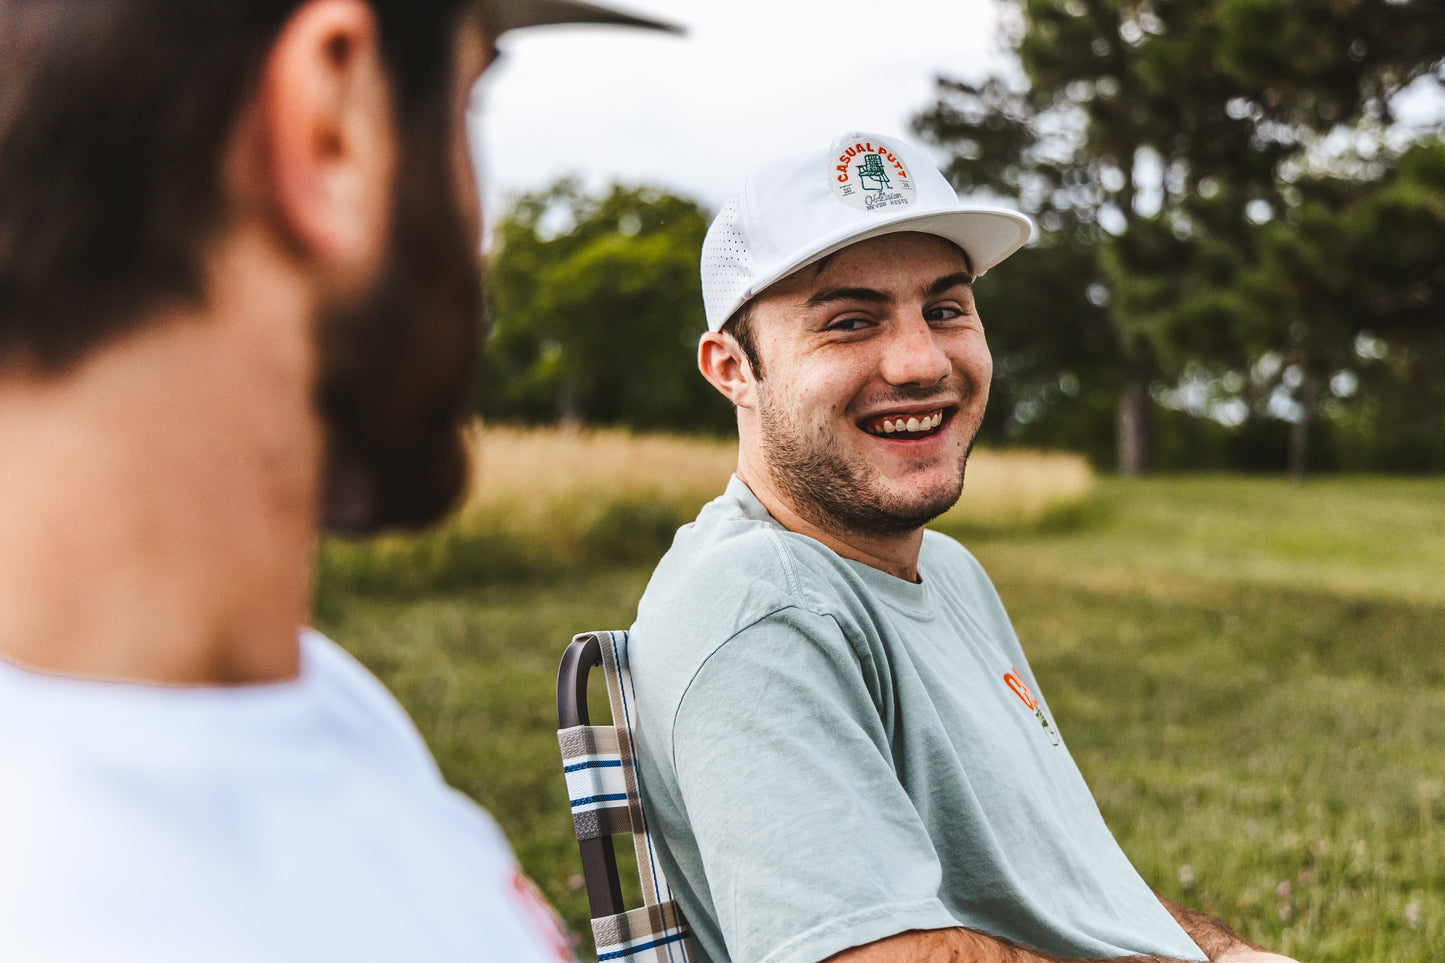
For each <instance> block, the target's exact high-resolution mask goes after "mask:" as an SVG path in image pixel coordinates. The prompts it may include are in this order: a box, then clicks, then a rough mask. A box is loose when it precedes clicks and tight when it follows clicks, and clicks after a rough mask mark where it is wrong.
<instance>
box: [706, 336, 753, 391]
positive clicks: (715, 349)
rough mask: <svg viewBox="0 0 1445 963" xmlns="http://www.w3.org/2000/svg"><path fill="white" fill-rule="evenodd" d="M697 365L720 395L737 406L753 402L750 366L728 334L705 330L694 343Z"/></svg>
mask: <svg viewBox="0 0 1445 963" xmlns="http://www.w3.org/2000/svg"><path fill="white" fill-rule="evenodd" d="M697 368H698V370H699V371H701V372H702V376H703V377H704V378H706V379H707V380H708V383H709V384H711V385H712V386H713V387H714V388H716V389H717V390H718V391H720V392H722V394H723V397H725V398H727V400H728V401H731V402H732V403H733V404H734V405H736V406H737V407H739V408H751V407H753V406H754V405H755V404H756V398H755V388H756V385H757V381H756V380H755V379H754V377H753V367H752V365H751V364H749V363H748V359H747V357H746V356H745V355H744V354H743V349H742V348H741V347H739V346H738V343H737V341H736V340H734V339H733V337H732V335H728V334H723V333H722V332H720V331H709V332H708V333H706V334H704V335H703V336H702V339H701V340H700V341H698V343H697Z"/></svg>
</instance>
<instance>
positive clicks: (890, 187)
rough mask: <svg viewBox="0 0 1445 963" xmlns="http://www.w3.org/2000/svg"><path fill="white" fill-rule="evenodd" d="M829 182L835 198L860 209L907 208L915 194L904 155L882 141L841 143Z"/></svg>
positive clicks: (831, 168)
mask: <svg viewBox="0 0 1445 963" xmlns="http://www.w3.org/2000/svg"><path fill="white" fill-rule="evenodd" d="M828 183H829V185H830V186H831V187H832V188H833V196H834V197H836V198H838V200H840V201H842V202H843V203H844V204H847V205H849V206H850V207H856V208H858V209H859V210H860V211H882V210H889V209H892V208H896V207H907V206H908V205H909V204H912V203H913V201H914V199H915V198H916V197H917V196H918V188H917V187H915V186H914V185H913V178H912V177H911V176H909V173H908V171H907V169H906V168H904V166H903V158H902V157H901V156H900V155H899V154H898V152H897V151H895V150H893V148H891V147H889V146H888V145H887V144H885V143H883V142H882V141H869V140H860V141H857V142H855V143H853V144H849V145H840V146H839V148H838V155H837V159H836V160H834V161H833V164H832V166H831V167H830V168H829V170H828Z"/></svg>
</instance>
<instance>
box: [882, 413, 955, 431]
mask: <svg viewBox="0 0 1445 963" xmlns="http://www.w3.org/2000/svg"><path fill="white" fill-rule="evenodd" d="M941 424H943V412H941V411H935V412H934V413H933V414H931V415H924V416H923V417H922V418H916V417H912V416H910V417H908V418H907V419H904V418H898V419H896V420H895V419H892V418H884V419H883V427H882V428H880V429H877V430H875V431H874V434H876V435H891V434H893V433H894V432H898V431H932V430H933V429H935V428H937V427H938V426H939V425H941Z"/></svg>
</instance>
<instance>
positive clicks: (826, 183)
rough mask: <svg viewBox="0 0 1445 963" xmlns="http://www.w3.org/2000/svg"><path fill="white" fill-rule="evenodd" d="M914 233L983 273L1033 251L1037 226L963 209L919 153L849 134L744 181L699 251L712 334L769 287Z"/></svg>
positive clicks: (1001, 212) (758, 169) (1002, 213)
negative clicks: (943, 242)
mask: <svg viewBox="0 0 1445 963" xmlns="http://www.w3.org/2000/svg"><path fill="white" fill-rule="evenodd" d="M904 231H917V232H920V233H923V234H934V235H937V236H939V237H943V238H946V239H948V240H950V241H952V242H953V243H954V244H957V245H958V246H959V247H960V248H962V249H963V251H964V253H966V254H967V255H968V258H969V263H970V266H971V267H972V269H973V272H974V274H976V275H977V274H982V273H983V272H985V271H987V270H988V269H989V268H991V267H994V266H995V265H997V264H998V263H999V262H1000V261H1002V260H1004V259H1005V258H1007V257H1008V256H1009V255H1010V254H1012V253H1014V252H1015V251H1017V250H1018V249H1019V248H1021V247H1023V246H1024V245H1025V244H1027V243H1028V241H1029V238H1030V237H1031V236H1032V235H1033V222H1032V221H1031V220H1029V218H1028V217H1027V216H1026V215H1024V214H1021V213H1019V212H1018V211H1011V210H1008V209H1005V208H998V207H981V206H977V205H969V204H962V203H960V202H959V200H958V195H957V194H956V193H955V192H954V190H953V188H952V187H951V186H950V185H949V183H948V181H947V180H946V179H945V178H944V176H943V175H942V174H941V173H939V172H938V169H937V168H936V167H934V166H933V163H932V162H931V161H930V160H929V159H928V158H927V157H926V156H925V155H924V154H923V152H922V151H921V150H919V149H918V148H915V147H913V146H912V145H910V144H907V143H905V142H904V141H901V140H899V139H897V138H891V137H881V136H879V135H877V134H866V133H851V134H847V135H845V136H844V137H842V138H839V139H838V140H837V141H836V142H834V144H833V145H832V146H831V147H829V148H827V149H825V150H818V151H809V152H807V153H804V154H795V155H792V156H789V157H783V158H778V159H776V160H772V161H764V162H762V163H760V164H758V165H756V166H754V167H753V168H752V169H750V170H749V171H748V173H747V176H746V178H745V179H744V181H743V186H742V188H741V189H740V190H739V191H738V192H737V193H736V194H734V195H733V196H732V197H730V198H728V200H727V202H726V203H724V204H723V208H722V210H721V211H720V212H719V213H718V216H717V218H716V219H714V221H713V223H712V226H711V227H710V228H709V229H708V233H707V238H706V239H705V240H704V241H703V250H702V287H703V302H704V307H705V309H706V313H707V324H708V330H710V331H718V330H720V329H721V328H722V326H723V325H724V324H726V323H727V320H728V318H730V317H732V315H733V313H734V312H736V311H737V309H738V308H739V307H741V306H742V305H743V304H744V303H746V302H747V301H749V300H751V299H752V298H754V297H756V296H757V295H758V294H761V293H762V292H763V291H764V290H765V289H766V288H767V287H768V286H769V285H772V284H775V283H776V282H778V281H780V280H782V279H783V278H785V277H787V276H788V275H790V274H792V273H793V272H794V271H797V270H798V269H799V268H803V267H806V266H808V265H809V264H812V263H814V262H816V261H818V260H821V259H822V258H825V257H827V256H828V255H829V254H832V253H834V252H835V251H841V250H842V249H843V248H845V247H849V246H850V245H853V244H856V243H858V242H859V241H865V240H868V239H869V238H875V237H882V236H884V235H887V234H897V233H902V232H904Z"/></svg>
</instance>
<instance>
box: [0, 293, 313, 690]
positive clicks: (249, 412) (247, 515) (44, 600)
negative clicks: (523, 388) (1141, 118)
mask: <svg viewBox="0 0 1445 963" xmlns="http://www.w3.org/2000/svg"><path fill="white" fill-rule="evenodd" d="M253 290H254V289H253ZM273 293H275V292H273ZM280 293H281V294H282V296H281V297H280V298H279V299H278V298H276V297H272V298H271V299H270V301H269V302H268V303H261V304H258V303H256V299H255V298H254V296H252V297H251V298H250V303H249V304H248V305H246V306H245V308H244V309H241V310H230V309H228V308H227V306H226V305H227V304H228V299H227V298H226V297H225V292H224V291H222V292H221V293H220V296H219V297H218V298H216V299H213V304H216V305H219V306H213V307H212V308H210V309H208V310H207V311H206V312H205V313H204V314H203V315H201V314H198V315H195V316H185V315H184V314H180V313H178V314H172V315H169V316H166V317H162V318H157V319H156V320H155V323H153V324H151V325H149V326H147V327H146V328H144V329H143V330H142V332H141V333H139V334H136V335H133V336H130V337H128V338H126V339H125V340H123V341H121V342H119V343H117V344H115V345H108V346H102V347H101V348H99V349H98V350H97V351H96V352H95V353H94V354H93V355H92V356H91V357H89V358H88V359H86V360H85V361H83V362H81V363H80V364H79V365H78V366H77V367H76V368H75V369H74V370H72V371H70V372H68V373H66V374H64V375H61V376H58V377H53V378H52V377H48V376H41V375H37V374H33V373H16V372H14V371H6V372H0V450H3V451H4V452H5V456H4V458H3V459H0V532H3V533H4V536H3V538H0V658H4V659H6V660H9V661H12V662H15V663H17V664H20V665H24V666H27V667H30V668H35V669H39V670H43V671H49V672H57V673H63V674H68V675H79V676H87V677H92V678H103V679H126V680H134V681H142V682H152V683H165V684H181V685H188V684H240V683H252V682H265V681H275V680H280V679H286V678H290V677H294V676H295V675H296V674H297V671H298V658H299V653H298V645H297V640H296V629H297V627H298V626H299V625H300V624H301V623H303V622H304V621H305V618H306V613H307V606H308V596H309V577H310V574H309V573H310V561H311V554H312V547H313V543H314V537H315V526H316V522H315V518H316V504H317V486H318V465H319V463H320V457H321V447H322V439H321V432H320V428H319V425H318V423H317V420H316V418H315V416H314V415H312V414H311V411H312V403H311V398H310V394H311V383H312V374H311V365H312V359H311V346H310V344H309V341H308V340H307V339H306V337H305V336H304V332H297V331H295V330H288V329H287V326H286V323H284V322H283V321H282V319H285V318H288V317H289V318H290V319H292V321H293V322H294V318H295V317H296V314H295V310H296V309H298V308H299V305H298V304H296V303H290V302H294V299H290V298H289V297H288V296H286V293H285V292H284V291H282V292H280ZM242 300H245V299H242ZM229 303H230V304H232V305H235V304H236V303H237V302H235V301H230V302H229ZM273 319H274V320H273ZM292 327H293V328H294V327H299V325H296V324H294V323H293V324H292Z"/></svg>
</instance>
